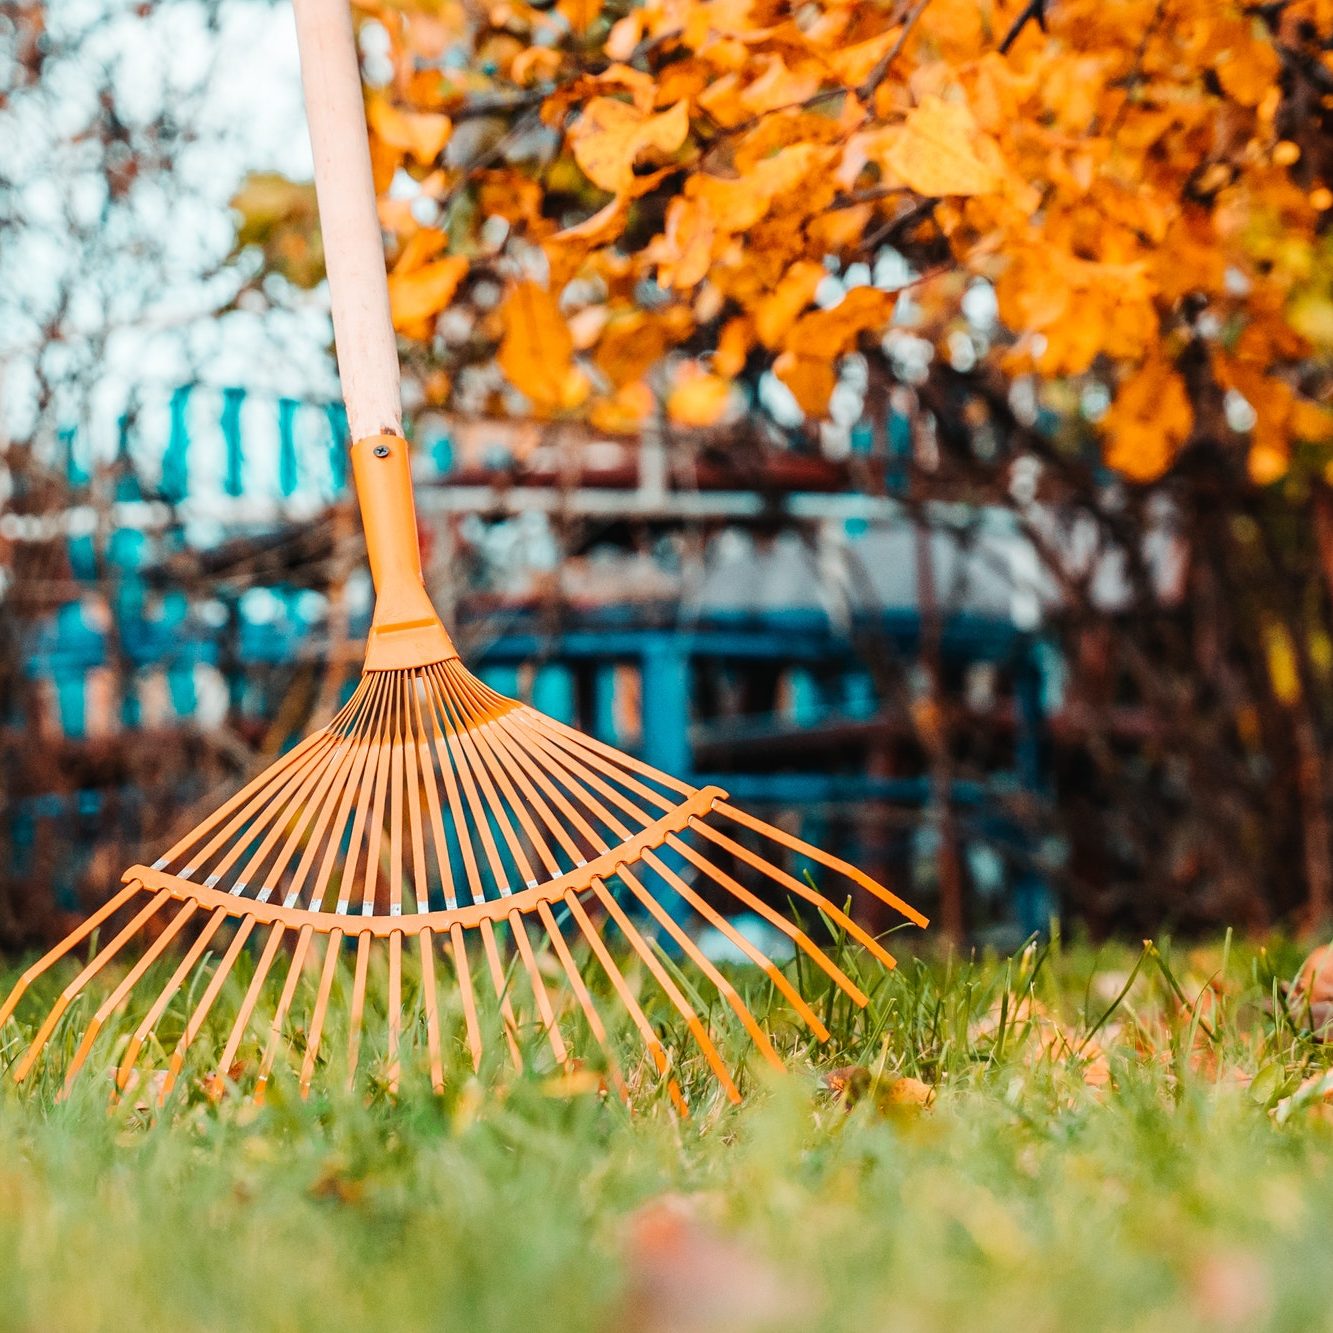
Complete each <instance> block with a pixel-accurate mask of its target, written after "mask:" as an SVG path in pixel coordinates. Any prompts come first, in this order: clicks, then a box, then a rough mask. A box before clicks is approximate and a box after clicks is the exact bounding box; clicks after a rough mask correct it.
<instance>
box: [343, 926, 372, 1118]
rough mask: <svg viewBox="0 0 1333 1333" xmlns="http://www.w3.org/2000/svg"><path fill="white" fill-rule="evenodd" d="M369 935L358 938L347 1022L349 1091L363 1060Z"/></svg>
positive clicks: (368, 967) (354, 1083)
mask: <svg viewBox="0 0 1333 1333" xmlns="http://www.w3.org/2000/svg"><path fill="white" fill-rule="evenodd" d="M370 941H371V936H370V935H369V934H368V933H365V934H361V935H358V936H357V937H356V970H355V972H354V973H353V977H352V1009H351V1013H350V1014H349V1015H348V1020H347V1091H348V1092H351V1091H352V1089H353V1088H354V1087H355V1086H356V1067H357V1064H358V1062H359V1061H360V1058H361V1020H362V1018H363V1016H364V1015H365V1012H366V975H367V973H368V972H369V970H370Z"/></svg>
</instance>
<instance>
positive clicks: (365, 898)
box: [338, 691, 393, 916]
mask: <svg viewBox="0 0 1333 1333" xmlns="http://www.w3.org/2000/svg"><path fill="white" fill-rule="evenodd" d="M392 717H393V703H392V691H390V695H389V699H388V700H387V701H386V704H385V719H384V720H385V723H386V724H389V723H391V720H392ZM376 749H377V751H378V753H377V754H376V757H375V786H374V792H375V796H374V806H373V808H372V810H371V814H370V819H369V833H368V835H367V843H366V877H365V884H364V886H363V888H362V890H361V912H362V915H363V916H370V915H371V914H372V913H373V912H374V911H375V887H376V884H377V883H378V880H379V874H380V843H381V842H382V841H383V839H384V805H385V801H386V799H387V798H388V795H389V768H390V765H391V753H392V749H393V743H392V741H390V740H389V739H387V738H386V736H385V733H384V731H381V732H380V734H379V740H378V741H377V742H376ZM357 815H358V816H359V817H361V818H362V819H363V820H364V818H365V816H364V811H363V810H362V809H360V808H358V810H357ZM363 826H364V825H363ZM352 836H353V839H355V837H356V834H355V833H353V835H352ZM348 864H349V866H352V867H355V865H356V858H355V857H352V858H351V859H350V860H349V862H348ZM352 882H353V883H355V880H353V881H352ZM348 896H349V890H348V881H347V879H346V878H344V880H343V887H342V890H341V891H340V893H339V894H338V899H339V902H340V903H342V902H346V901H347V900H348ZM340 910H345V909H340Z"/></svg>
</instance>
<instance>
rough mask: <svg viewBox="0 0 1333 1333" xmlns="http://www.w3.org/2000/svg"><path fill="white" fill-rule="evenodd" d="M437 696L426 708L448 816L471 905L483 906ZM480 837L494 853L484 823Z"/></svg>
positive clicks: (430, 693)
mask: <svg viewBox="0 0 1333 1333" xmlns="http://www.w3.org/2000/svg"><path fill="white" fill-rule="evenodd" d="M428 679H429V680H430V681H431V683H432V684H434V683H435V673H434V672H431V673H430V674H429V675H428ZM435 702H436V696H435V692H434V690H431V691H428V692H427V695H426V708H427V712H428V713H429V714H430V725H431V736H432V739H433V740H434V742H435V753H436V755H437V756H438V757H439V761H440V772H441V774H442V775H443V777H444V790H445V797H446V799H447V800H448V802H449V812H450V814H451V815H453V820H454V828H455V829H456V830H457V832H458V848H459V851H460V852H461V853H462V856H463V869H464V871H465V872H466V874H467V883H468V890H469V891H470V892H471V894H472V901H473V902H474V903H480V902H483V901H484V900H485V897H486V891H485V889H484V888H483V887H482V883H481V869H480V867H479V866H478V864H477V854H476V851H475V850H474V849H473V846H472V839H471V838H469V837H467V836H466V835H467V818H466V816H465V815H464V812H463V801H462V797H461V796H460V794H459V790H458V776H457V774H455V772H454V760H453V744H452V741H451V740H450V738H449V737H447V736H445V735H444V734H443V733H442V731H441V729H440V718H439V714H438V712H437V711H436V708H435ZM478 833H479V834H480V836H482V837H483V838H485V839H487V840H488V841H489V843H490V847H491V850H492V851H493V850H494V845H495V844H494V840H493V839H491V830H490V826H489V825H488V824H486V822H485V820H483V821H482V827H481V828H480V829H479V830H478Z"/></svg>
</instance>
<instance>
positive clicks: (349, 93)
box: [292, 0, 403, 440]
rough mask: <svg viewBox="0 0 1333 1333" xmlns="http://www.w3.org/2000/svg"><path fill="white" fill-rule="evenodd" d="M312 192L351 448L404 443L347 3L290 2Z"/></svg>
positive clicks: (395, 356) (395, 358)
mask: <svg viewBox="0 0 1333 1333" xmlns="http://www.w3.org/2000/svg"><path fill="white" fill-rule="evenodd" d="M292 7H293V8H294V9H295V11H296V41H297V47H298V49H299V50H300V53H301V84H302V87H303V89H304V91H305V104H306V115H307V117H308V119H309V122H310V145H311V147H312V148H313V149H314V157H315V193H316V196H317V198H318V200H319V224H320V229H321V231H322V232H323V235H324V255H325V265H326V267H327V269H328V275H329V294H330V298H331V300H332V304H333V335H334V339H335V342H336V344H337V350H338V374H339V377H340V378H341V380H342V390H343V402H344V403H345V404H346V405H347V419H348V423H349V425H350V427H351V432H352V439H353V440H362V439H366V438H367V437H368V436H372V435H401V434H402V433H403V409H402V400H401V397H400V394H399V385H398V348H397V344H396V343H395V341H394V333H393V321H392V320H391V318H390V316H389V291H388V286H387V284H386V282H385V276H384V241H383V237H382V236H381V234H380V222H379V214H378V212H377V211H376V207H375V185H374V180H373V178H372V176H371V171H370V143H369V140H368V139H367V136H366V114H365V105H364V103H363V101H362V97H361V73H360V69H359V67H358V64H357V57H356V37H355V34H354V33H353V31H352V12H351V8H350V5H349V3H348V0H293V6H292Z"/></svg>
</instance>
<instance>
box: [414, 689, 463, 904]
mask: <svg viewBox="0 0 1333 1333" xmlns="http://www.w3.org/2000/svg"><path fill="white" fill-rule="evenodd" d="M412 713H413V716H414V717H415V718H416V738H417V739H416V757H417V765H418V767H419V769H420V771H421V774H422V778H423V781H422V786H423V787H425V789H426V805H427V809H428V813H429V815H430V831H431V841H432V842H433V844H434V847H435V864H436V865H437V866H438V867H439V871H440V888H441V890H442V892H443V894H444V906H445V909H446V910H447V911H453V910H454V909H455V908H456V907H457V906H458V895H457V893H456V892H455V889H454V875H453V869H454V868H453V862H452V861H451V860H450V858H449V847H448V842H447V839H446V838H445V835H444V815H443V813H442V812H441V810H440V790H439V785H438V784H437V783H436V781H435V765H434V764H433V763H432V762H431V757H430V741H429V739H428V738H427V736H426V728H425V725H424V723H423V721H422V717H421V699H420V697H419V695H418V693H417V691H416V689H415V688H414V689H413V691H412Z"/></svg>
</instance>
